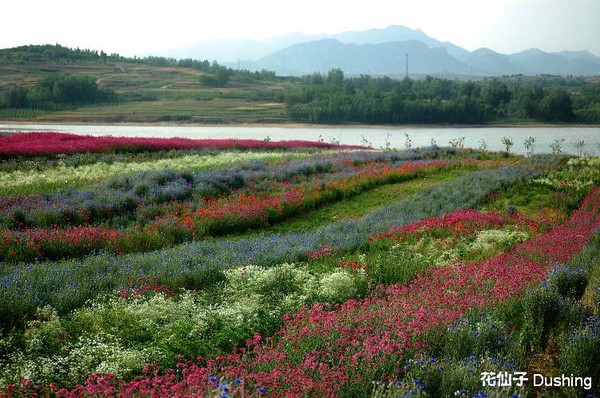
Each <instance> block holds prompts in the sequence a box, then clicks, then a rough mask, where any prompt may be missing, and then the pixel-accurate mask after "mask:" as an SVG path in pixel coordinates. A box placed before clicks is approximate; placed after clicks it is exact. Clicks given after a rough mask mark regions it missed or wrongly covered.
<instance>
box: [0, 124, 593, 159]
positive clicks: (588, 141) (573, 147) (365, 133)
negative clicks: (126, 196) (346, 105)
mask: <svg viewBox="0 0 600 398" xmlns="http://www.w3.org/2000/svg"><path fill="white" fill-rule="evenodd" d="M0 131H61V132H69V133H74V134H88V135H114V136H127V137H187V138H252V139H261V140H262V139H271V140H273V141H279V140H309V141H318V140H324V141H326V142H337V141H339V142H340V143H342V144H359V145H360V144H367V145H371V146H373V147H375V148H382V147H385V146H386V144H387V143H388V142H389V144H390V146H391V147H394V148H401V149H403V148H406V147H407V145H408V144H410V145H411V146H412V147H423V146H429V145H431V144H432V142H435V144H436V145H439V146H449V145H450V142H451V141H452V142H453V143H454V144H458V142H459V141H461V140H462V141H463V144H464V146H465V147H470V148H480V147H481V146H482V143H484V144H485V146H486V147H487V149H488V150H493V151H497V150H505V146H504V144H503V143H502V139H503V138H505V137H506V138H509V139H510V140H512V141H513V142H514V146H512V147H511V148H510V150H511V152H515V153H520V154H525V153H526V148H525V144H524V143H525V140H526V139H527V138H528V137H533V138H535V143H534V145H533V150H534V152H535V153H551V152H552V149H551V144H552V143H553V142H558V143H559V146H560V149H561V151H562V152H563V153H570V154H574V155H577V154H579V151H580V149H579V148H581V150H582V152H583V153H584V154H589V155H600V127H545V126H542V127H414V126H407V127H402V126H289V127H288V126H268V125H267V126H256V125H243V126H231V125H224V126H192V125H90V124H80V125H76V124H0ZM407 137H408V140H407ZM463 137H464V138H463ZM407 141H409V142H407ZM581 141H583V146H582V147H578V145H577V143H578V142H581Z"/></svg>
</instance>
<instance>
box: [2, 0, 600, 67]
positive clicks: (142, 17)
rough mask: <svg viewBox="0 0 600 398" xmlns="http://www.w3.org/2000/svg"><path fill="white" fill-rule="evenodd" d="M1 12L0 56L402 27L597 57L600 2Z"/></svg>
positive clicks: (485, 43) (170, 0)
mask: <svg viewBox="0 0 600 398" xmlns="http://www.w3.org/2000/svg"><path fill="white" fill-rule="evenodd" d="M0 10H1V14H0V15H1V20H0V48H7V47H14V46H18V45H24V44H46V43H50V44H55V43H59V44H62V45H65V46H68V47H80V48H90V49H95V50H104V51H106V52H108V53H113V52H118V53H120V54H123V55H129V56H132V55H144V54H148V53H151V52H153V51H159V50H163V49H168V48H173V47H179V46H183V45H186V44H191V43H194V42H198V41H203V40H207V39H215V38H226V37H237V38H241V37H248V38H255V39H263V38H266V37H269V36H275V35H282V34H286V33H292V32H302V33H306V34H321V33H339V32H342V31H346V30H367V29H372V28H384V27H386V26H388V25H405V26H408V27H410V28H413V29H416V28H419V29H421V30H423V31H424V32H425V33H426V34H428V35H429V36H431V37H433V38H435V39H438V40H441V41H450V42H453V43H454V44H456V45H459V46H461V47H464V48H466V49H467V50H475V49H477V48H480V47H488V48H491V49H493V50H496V51H499V52H502V53H514V52H519V51H522V50H525V49H527V48H532V47H537V48H540V49H542V50H544V51H559V50H584V49H586V50H589V51H591V52H593V53H594V54H596V55H600V23H599V22H598V20H599V19H600V0H410V1H408V0H368V1H355V0H302V1H298V0H295V1H287V0H196V1H185V0H161V1H154V0H146V1H137V0H118V1H117V0H101V1H97V0H77V1H72V0H52V1H49V0H17V1H11V0H8V1H3V2H2V4H1V5H0ZM199 58H201V56H199Z"/></svg>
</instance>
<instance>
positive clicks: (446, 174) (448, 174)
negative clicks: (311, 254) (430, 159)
mask: <svg viewBox="0 0 600 398" xmlns="http://www.w3.org/2000/svg"><path fill="white" fill-rule="evenodd" d="M466 172H467V171H466V170H464V169H455V170H443V171H438V172H435V173H431V174H429V175H428V176H427V177H423V178H417V179H415V180H411V181H404V182H401V183H397V184H389V185H383V186H380V187H377V188H374V189H372V190H369V191H366V192H363V193H361V194H360V195H357V196H353V197H350V198H346V199H343V200H341V201H339V202H336V203H333V204H331V205H329V206H325V207H321V208H320V209H317V210H314V211H312V212H310V213H304V214H302V215H300V216H297V217H293V218H291V219H289V220H288V221H285V222H283V223H281V224H278V225H274V226H272V227H271V228H269V230H270V231H272V232H273V233H283V232H300V231H306V230H310V229H314V228H317V227H319V226H322V225H326V224H328V223H331V222H335V221H340V220H343V219H355V218H359V217H361V216H363V215H365V214H367V213H369V212H371V211H373V210H376V209H379V208H381V207H383V206H386V205H387V204H389V203H390V202H393V201H395V200H398V199H400V198H403V197H408V196H410V195H413V194H415V193H417V192H419V191H420V190H422V189H425V188H429V187H432V186H434V185H437V184H440V183H442V182H449V181H451V180H452V179H454V178H456V177H459V176H461V175H464V174H465V173H466Z"/></svg>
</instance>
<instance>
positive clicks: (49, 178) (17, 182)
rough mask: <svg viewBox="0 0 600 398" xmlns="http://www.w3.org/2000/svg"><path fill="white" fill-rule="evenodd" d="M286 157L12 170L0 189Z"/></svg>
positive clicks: (1, 178)
mask: <svg viewBox="0 0 600 398" xmlns="http://www.w3.org/2000/svg"><path fill="white" fill-rule="evenodd" d="M285 156H289V153H288V154H286V153H285V152H219V153H218V154H207V155H200V154H197V155H187V156H182V157H178V158H173V159H158V160H150V161H146V162H112V163H106V162H97V163H93V164H85V165H79V166H68V165H64V164H58V165H56V166H54V167H48V168H46V169H44V170H25V171H22V170H15V171H10V172H0V186H1V187H2V189H3V190H5V191H6V192H5V193H12V192H18V191H19V190H23V189H25V188H26V187H40V186H45V185H46V186H47V185H59V186H67V185H69V184H77V183H82V182H90V181H98V180H101V179H105V178H108V177H115V176H118V175H122V174H127V173H137V172H142V171H151V170H167V169H169V170H174V171H182V170H189V171H201V170H206V169H212V168H217V167H222V166H226V165H228V164H231V163H235V162H238V161H248V160H253V159H278V158H283V157H285Z"/></svg>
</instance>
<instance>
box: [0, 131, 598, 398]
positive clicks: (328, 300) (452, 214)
mask: <svg viewBox="0 0 600 398" xmlns="http://www.w3.org/2000/svg"><path fill="white" fill-rule="evenodd" d="M13 137H14V136H13ZM5 138H11V137H10V136H9V137H2V138H0V140H2V139H5ZM27 139H28V140H29V139H31V140H32V141H31V143H30V145H29V146H27V145H21V144H20V141H19V140H17V139H12V141H11V140H7V141H6V143H5V144H6V145H4V144H3V145H2V153H1V156H2V157H3V158H4V159H5V160H4V161H3V164H2V167H0V192H1V193H2V196H0V209H1V210H2V211H1V213H0V239H1V240H2V246H0V272H1V274H0V396H1V397H20V396H58V397H91V396H94V397H103V396H111V397H112V396H119V397H131V396H138V397H162V396H174V397H175V396H178V397H184V396H185V397H189V396H206V397H252V396H273V397H279V396H286V397H309V396H315V397H338V396H339V397H349V396H352V397H403V396H440V397H446V396H461V397H471V396H477V397H484V396H490V397H496V396H497V397H503V396H514V397H517V396H520V397H526V396H541V397H562V396H565V397H579V396H582V397H586V396H597V395H598V394H600V374H599V373H598V366H597V364H598V363H600V335H599V333H598V331H599V330H600V329H599V328H598V319H599V316H600V188H598V186H600V174H599V173H598V170H600V169H599V168H598V164H599V163H598V159H597V158H572V159H570V158H568V157H566V156H556V155H552V156H551V155H536V156H530V157H519V156H513V155H510V154H508V153H487V152H479V151H472V150H465V149H460V150H457V149H455V148H438V147H431V148H419V149H412V150H406V151H399V150H367V149H364V148H349V147H335V146H331V145H320V144H322V143H302V142H286V143H276V142H269V143H264V142H252V143H250V142H245V141H244V142H235V143H233V142H230V141H226V140H223V141H218V142H211V143H208V142H200V141H195V140H180V139H170V140H151V139H142V138H136V139H118V138H114V137H104V138H99V137H79V136H71V135H62V134H56V135H53V134H52V133H48V134H38V135H35V134H32V135H31V136H29V135H28V136H27ZM36 140H38V141H36ZM34 143H35V144H34ZM38 143H39V145H38ZM263 144H264V145H263ZM267 144H268V145H267ZM36 175H37V176H39V178H38V179H37V180H36V178H35V176H36ZM61 179H62V180H66V182H64V181H61ZM365 198H368V199H365ZM324 214H328V216H324ZM299 225H300V226H301V227H299ZM519 375H520V377H521V379H518V378H517V376H519ZM560 375H568V376H569V377H570V379H569V381H568V382H565V381H564V379H561V378H560ZM508 376H511V377H513V376H514V379H510V380H509V378H508ZM525 376H526V378H527V377H528V382H523V380H522V378H523V377H525ZM557 377H558V378H557ZM539 380H546V381H547V382H546V384H544V383H542V384H541V385H540V384H539V383H537V381H539ZM509 381H510V382H509ZM519 381H520V382H519ZM588 381H589V383H588ZM557 383H558V384H560V383H563V384H560V385H558V384H557Z"/></svg>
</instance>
